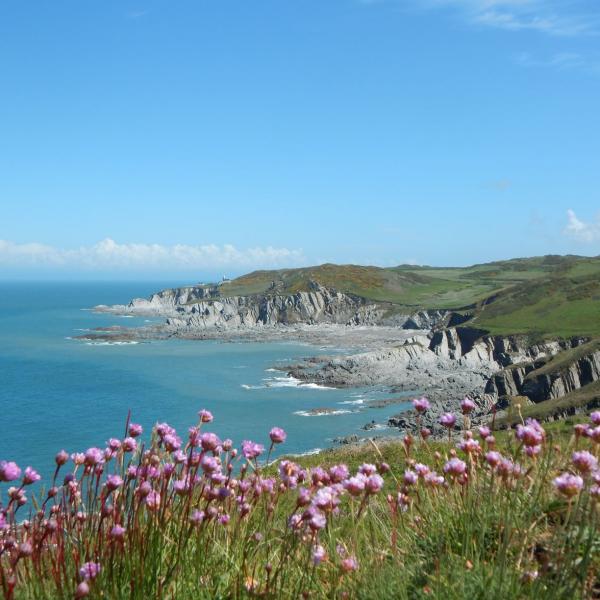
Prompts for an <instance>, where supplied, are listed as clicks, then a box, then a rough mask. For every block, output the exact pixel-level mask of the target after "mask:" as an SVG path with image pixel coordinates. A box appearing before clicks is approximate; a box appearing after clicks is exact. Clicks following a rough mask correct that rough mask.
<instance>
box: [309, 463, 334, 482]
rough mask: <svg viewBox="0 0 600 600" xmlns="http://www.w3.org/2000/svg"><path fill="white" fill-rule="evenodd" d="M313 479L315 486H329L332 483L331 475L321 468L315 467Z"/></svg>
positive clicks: (312, 473)
mask: <svg viewBox="0 0 600 600" xmlns="http://www.w3.org/2000/svg"><path fill="white" fill-rule="evenodd" d="M311 478H312V482H313V484H314V485H319V484H320V483H322V484H324V485H327V484H328V483H330V481H331V478H330V476H329V473H328V472H327V471H325V469H322V468H321V467H315V468H314V469H313V470H312V471H311Z"/></svg>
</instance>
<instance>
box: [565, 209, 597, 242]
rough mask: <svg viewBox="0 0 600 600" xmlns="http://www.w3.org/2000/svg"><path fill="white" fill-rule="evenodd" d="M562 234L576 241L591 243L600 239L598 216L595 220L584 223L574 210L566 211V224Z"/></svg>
mask: <svg viewBox="0 0 600 600" xmlns="http://www.w3.org/2000/svg"><path fill="white" fill-rule="evenodd" d="M563 231H564V234H565V235H567V236H568V237H570V238H573V239H574V240H576V241H578V242H582V243H585V244H591V243H592V242H596V241H598V240H600V216H599V217H598V218H596V221H592V222H589V223H586V222H585V221H581V220H580V219H579V218H578V217H577V215H576V214H575V211H573V210H571V209H569V210H568V211H567V225H566V227H565V228H564V230H563Z"/></svg>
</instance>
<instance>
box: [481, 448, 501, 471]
mask: <svg viewBox="0 0 600 600" xmlns="http://www.w3.org/2000/svg"><path fill="white" fill-rule="evenodd" d="M485 460H486V462H487V464H488V465H490V467H496V466H497V465H498V464H499V463H500V461H501V460H502V455H501V454H500V452H496V451H495V450H490V451H489V452H486V453H485Z"/></svg>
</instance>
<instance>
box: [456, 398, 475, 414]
mask: <svg viewBox="0 0 600 600" xmlns="http://www.w3.org/2000/svg"><path fill="white" fill-rule="evenodd" d="M476 408H477V405H476V404H475V402H473V400H471V398H466V397H465V399H464V400H463V401H462V402H461V403H460V409H461V410H462V413H463V415H469V414H471V413H472V412H473V411H474V410H475V409H476Z"/></svg>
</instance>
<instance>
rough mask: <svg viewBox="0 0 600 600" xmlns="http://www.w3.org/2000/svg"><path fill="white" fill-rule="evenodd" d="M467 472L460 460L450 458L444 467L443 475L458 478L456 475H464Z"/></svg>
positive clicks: (465, 466)
mask: <svg viewBox="0 0 600 600" xmlns="http://www.w3.org/2000/svg"><path fill="white" fill-rule="evenodd" d="M466 470H467V465H466V464H465V463H464V462H463V461H462V460H460V458H456V457H454V458H451V459H450V460H449V461H448V462H447V463H446V464H445V465H444V473H448V474H449V475H454V476H458V475H462V474H463V473H465V472H466Z"/></svg>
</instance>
